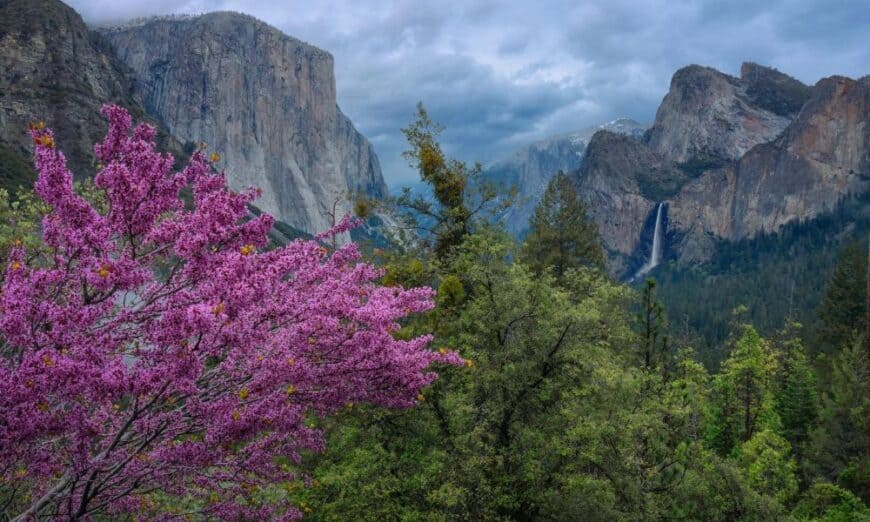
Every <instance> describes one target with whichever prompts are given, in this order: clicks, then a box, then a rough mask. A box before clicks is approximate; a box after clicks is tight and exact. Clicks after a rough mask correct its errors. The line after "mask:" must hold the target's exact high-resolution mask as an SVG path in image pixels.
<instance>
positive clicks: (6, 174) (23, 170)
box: [0, 145, 36, 193]
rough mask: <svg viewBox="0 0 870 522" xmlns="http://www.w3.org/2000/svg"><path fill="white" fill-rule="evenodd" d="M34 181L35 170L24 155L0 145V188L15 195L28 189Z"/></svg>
mask: <svg viewBox="0 0 870 522" xmlns="http://www.w3.org/2000/svg"><path fill="white" fill-rule="evenodd" d="M34 181H36V170H35V169H34V168H33V165H32V164H31V162H30V161H29V158H28V157H27V155H25V154H20V153H18V152H17V151H16V150H14V149H12V148H10V147H8V146H6V145H0V188H2V189H5V190H6V191H7V192H10V193H15V192H16V191H19V190H20V189H22V188H30V187H32V186H33V182H34Z"/></svg>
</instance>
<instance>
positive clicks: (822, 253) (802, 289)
mask: <svg viewBox="0 0 870 522" xmlns="http://www.w3.org/2000/svg"><path fill="white" fill-rule="evenodd" d="M868 231H870V193H865V194H863V195H860V196H849V197H847V198H845V199H844V200H843V201H842V202H841V203H840V205H839V206H838V207H837V209H836V210H835V211H833V212H831V213H829V214H823V215H820V216H817V217H816V218H814V219H812V220H810V221H805V222H792V223H789V224H787V225H785V226H783V227H781V228H780V229H779V230H778V231H777V232H775V233H763V234H760V235H758V236H756V237H755V238H752V239H746V240H742V241H737V242H724V241H723V242H717V241H716V240H714V239H713V238H710V241H711V243H712V244H713V245H714V249H713V253H712V258H711V259H710V261H709V262H707V263H703V264H699V265H693V266H691V267H683V266H678V265H677V264H675V263H671V264H667V265H664V266H662V267H659V268H658V269H657V271H656V279H657V280H658V283H659V296H660V298H661V300H662V302H663V303H664V304H665V308H666V311H667V314H668V317H670V318H671V319H672V320H673V321H674V322H675V323H679V324H681V325H685V326H687V327H688V329H689V330H690V331H691V332H692V334H693V335H694V334H697V335H698V337H700V339H701V340H703V344H700V345H698V346H697V348H698V353H699V355H700V356H701V358H702V360H704V362H705V364H707V367H708V368H710V369H711V370H715V369H716V368H717V367H718V365H719V363H720V362H721V359H722V354H723V353H724V352H723V350H722V349H721V347H722V346H723V345H724V344H725V342H726V340H727V339H728V337H729V336H730V335H731V333H732V332H733V325H732V324H731V318H730V317H729V316H728V314H727V313H723V311H726V310H732V309H734V308H735V307H737V306H738V305H746V307H747V312H748V313H747V316H746V317H745V321H746V322H749V323H751V324H753V325H754V326H755V327H756V328H757V329H758V330H759V332H760V333H761V334H762V335H766V336H771V335H773V334H774V333H775V332H776V331H777V330H779V329H780V328H782V326H783V325H784V324H785V323H786V321H787V320H792V321H796V322H799V323H801V324H804V325H806V328H805V329H804V330H803V332H802V337H803V338H804V341H805V342H806V347H807V352H808V354H810V356H811V358H813V357H814V356H815V354H817V353H819V352H820V351H825V350H834V351H836V350H837V349H839V347H840V346H842V344H835V343H832V342H830V341H829V340H827V338H826V335H827V334H817V333H816V332H817V330H818V328H817V324H816V323H817V308H818V307H819V303H820V302H821V301H822V299H823V296H824V295H825V293H826V287H827V286H828V280H829V278H830V277H831V274H832V273H833V272H834V269H835V267H836V266H837V264H838V259H839V255H838V253H839V252H840V250H841V248H842V247H843V246H844V245H845V244H847V243H849V242H852V241H854V240H855V239H857V238H862V239H863V238H865V237H866V236H867V233H868ZM864 246H865V250H866V243H864ZM864 255H866V254H864ZM856 266H857V263H856ZM855 277H858V278H857V279H852V280H851V281H852V282H851V283H849V282H848V278H847V282H846V284H847V285H848V286H849V288H850V291H851V292H853V293H854V294H856V295H857V294H860V295H863V292H864V291H865V290H864V286H863V285H861V284H860V283H862V282H864V281H866V279H865V277H864V275H861V276H860V277H859V276H857V272H856V276H855ZM855 283H859V284H858V285H857V286H855ZM859 301H860V302H861V303H862V304H861V307H862V310H863V300H859V299H854V300H853V299H849V300H848V301H844V302H842V303H841V304H840V305H839V306H851V305H849V304H848V303H852V302H855V303H857V302H859ZM835 303H836V301H835ZM849 328H850V329H851V328H855V326H854V325H849ZM847 340H848V339H847ZM820 343H822V344H827V345H830V346H829V347H828V348H826V347H825V346H821V347H820ZM820 377H823V376H820Z"/></svg>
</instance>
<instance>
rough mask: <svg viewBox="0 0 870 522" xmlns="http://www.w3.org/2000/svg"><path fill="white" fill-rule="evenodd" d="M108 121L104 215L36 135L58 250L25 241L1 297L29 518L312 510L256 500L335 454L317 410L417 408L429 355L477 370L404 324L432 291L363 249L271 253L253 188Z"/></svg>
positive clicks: (10, 399)
mask: <svg viewBox="0 0 870 522" xmlns="http://www.w3.org/2000/svg"><path fill="white" fill-rule="evenodd" d="M103 114H104V115H105V116H106V117H107V119H108V120H109V131H108V134H107V135H106V137H105V139H104V140H103V142H102V143H100V144H98V145H96V146H95V147H94V150H95V152H96V155H97V157H98V159H99V161H100V163H101V165H102V167H101V168H100V170H99V173H98V174H97V176H96V178H95V184H96V185H97V187H99V188H100V189H102V190H104V191H105V195H106V199H107V202H108V211H107V212H104V213H101V212H99V211H98V210H97V209H95V208H94V206H92V205H91V204H90V203H89V202H88V201H86V200H85V199H83V198H82V197H80V196H78V195H77V194H76V193H75V192H74V190H73V179H72V175H71V173H70V172H69V170H68V169H67V167H66V161H65V158H64V156H63V154H62V153H61V152H60V151H59V150H58V149H57V148H56V147H55V144H54V136H53V134H52V132H51V130H49V129H45V128H42V126H38V127H33V128H32V129H31V134H32V136H33V138H34V143H35V150H36V152H35V156H36V167H37V170H38V171H39V179H38V181H37V182H36V192H37V194H38V195H39V197H40V198H42V199H43V200H44V201H46V202H47V203H48V204H49V205H50V206H51V209H52V210H51V212H50V213H49V214H48V215H47V216H46V217H45V219H44V221H43V237H44V242H45V244H46V246H47V249H46V252H48V254H46V255H43V256H39V257H34V256H30V257H28V253H27V252H25V251H24V248H23V247H21V246H16V247H14V248H13V250H12V253H11V259H10V260H9V263H8V265H7V269H6V273H5V277H4V281H3V288H2V295H0V335H2V344H0V351H2V355H3V357H2V358H0V480H2V481H3V482H4V483H5V484H15V485H16V487H20V488H21V489H26V490H27V494H28V498H29V499H30V500H29V504H28V506H27V507H26V509H25V511H24V512H23V513H21V518H23V519H24V518H30V517H33V516H36V515H40V516H41V515H46V514H47V515H49V516H55V517H62V518H67V517H76V516H78V517H85V518H87V517H88V516H89V515H91V514H92V513H95V512H102V513H107V514H121V513H137V514H138V515H140V516H147V517H148V518H167V519H168V518H172V514H171V513H158V512H156V511H154V512H149V510H156V509H157V508H155V507H154V503H153V502H151V501H150V500H149V497H148V494H149V493H150V492H153V491H162V492H163V493H165V494H168V495H178V496H180V497H187V498H188V499H190V498H193V499H195V500H196V502H197V503H198V505H201V506H203V507H202V509H203V512H204V514H206V515H209V516H213V517H216V518H220V519H266V518H270V519H271V518H275V519H280V518H284V519H293V518H297V517H299V516H300V515H301V513H300V511H299V510H298V509H296V508H295V507H294V506H291V505H289V504H288V503H284V504H281V503H275V504H272V505H268V506H266V507H263V506H262V505H258V504H257V503H255V502H253V500H252V499H253V498H255V496H256V494H257V492H258V491H259V490H260V489H261V488H262V487H263V486H266V485H269V484H274V483H278V482H282V481H287V480H292V479H294V476H293V474H292V473H291V472H290V471H289V469H288V466H287V465H286V463H287V462H292V461H294V460H298V458H299V452H300V450H302V449H310V450H321V449H322V448H323V437H322V434H321V432H320V431H319V430H318V429H317V428H315V427H313V426H312V423H311V420H312V419H314V418H317V417H320V416H325V415H329V414H330V413H333V412H335V411H336V410H338V409H339V408H344V407H345V405H347V404H351V403H358V402H368V403H374V404H378V405H383V406H387V407H396V408H402V407H409V406H412V405H413V404H414V403H415V401H416V398H417V395H418V393H419V392H420V390H421V388H423V387H424V386H426V385H428V384H429V383H431V382H432V381H433V379H435V378H436V374H435V373H434V372H433V371H432V370H431V368H430V366H431V365H432V363H435V362H439V363H446V364H454V365H460V364H463V362H464V361H463V360H462V359H461V358H460V357H459V356H458V355H457V354H456V353H454V352H444V353H440V352H435V351H432V350H430V349H429V348H428V345H429V342H430V340H431V339H430V337H429V336H422V337H417V338H414V339H410V340H399V339H396V338H395V336H394V335H393V334H394V332H395V331H396V330H397V329H398V328H399V321H400V320H401V319H403V318H404V317H406V316H408V315H409V314H412V313H416V312H422V311H425V310H428V309H430V308H431V307H432V306H433V304H432V303H433V302H432V298H433V291H432V290H431V289H429V288H417V289H410V290H406V289H402V288H398V287H383V286H380V285H379V284H378V283H377V281H378V279H379V278H380V276H381V272H380V271H379V270H378V269H376V268H375V267H373V266H371V265H369V264H366V263H363V262H360V252H359V250H358V249H357V247H356V246H355V245H353V244H348V245H345V246H343V247H341V248H339V249H338V250H336V251H335V252H332V253H329V252H328V251H327V250H326V249H324V248H323V247H322V246H321V245H320V244H319V243H317V242H316V241H301V240H299V241H296V242H293V243H291V244H289V245H287V246H285V247H282V248H277V249H273V250H266V249H265V247H266V246H267V241H268V240H267V233H268V231H269V229H270V228H271V226H272V224H273V219H272V217H271V216H268V215H265V214H264V215H261V216H259V217H257V218H253V219H251V218H250V214H249V212H248V204H249V203H250V202H251V201H252V200H253V199H254V198H255V196H256V191H254V190H251V191H247V192H244V193H235V192H232V191H231V190H229V189H228V188H227V186H226V179H225V178H224V176H223V175H222V174H220V173H216V172H214V171H213V169H212V165H211V164H210V163H209V161H208V160H207V158H206V157H205V156H204V154H203V153H201V152H197V153H195V154H194V155H193V157H192V158H191V160H190V163H189V164H188V165H187V167H186V168H184V169H183V170H182V171H180V172H174V171H173V168H172V166H173V158H172V156H171V155H169V154H161V153H159V152H157V151H156V150H155V143H154V139H155V130H154V128H153V127H151V126H149V125H145V124H140V125H138V126H137V127H136V128H135V129H133V130H132V132H131V118H130V115H129V114H128V113H127V112H126V111H125V110H124V109H122V108H120V107H116V106H110V105H109V106H105V107H104V108H103ZM182 193H184V194H186V195H189V197H186V199H185V198H182V197H181V194H182ZM185 200H186V201H187V203H185ZM352 225H353V223H352V221H351V220H349V219H344V220H342V221H341V222H340V223H339V224H338V225H337V226H336V228H335V229H334V230H333V231H330V233H333V234H335V233H341V232H344V231H346V230H347V229H348V228H349V227H350V226H352ZM319 237H320V236H319ZM149 513H150V514H149Z"/></svg>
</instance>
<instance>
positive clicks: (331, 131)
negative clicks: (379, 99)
mask: <svg viewBox="0 0 870 522" xmlns="http://www.w3.org/2000/svg"><path fill="white" fill-rule="evenodd" d="M103 34H104V35H105V36H106V38H107V39H108V40H109V41H110V42H111V44H112V46H113V47H114V49H115V51H116V53H117V55H118V57H119V58H120V59H121V60H122V61H123V62H124V63H126V64H127V66H128V67H129V68H130V69H131V70H132V74H133V76H134V78H135V79H136V83H137V86H138V88H139V89H140V90H141V92H142V96H143V100H144V103H145V108H146V109H147V110H148V111H149V112H150V113H151V114H152V115H154V116H155V117H156V118H158V119H159V120H160V121H161V122H163V123H164V124H165V125H166V127H167V128H168V129H169V131H170V132H171V133H172V134H173V135H174V136H176V137H178V138H179V139H180V140H182V141H185V142H193V143H198V142H203V143H205V144H206V145H207V147H208V149H209V150H212V151H217V152H219V153H220V154H221V157H222V158H221V162H220V163H219V166H220V167H222V168H225V169H226V171H227V176H228V179H229V183H230V186H232V187H233V188H234V189H243V188H247V187H251V186H253V187H258V188H259V189H261V190H262V196H261V198H260V199H259V200H258V202H257V205H258V206H259V207H260V208H261V209H262V210H264V211H266V212H269V213H271V214H273V215H275V216H276V217H277V218H278V219H280V220H282V221H285V222H286V223H288V224H290V225H292V226H294V227H296V228H299V229H302V230H305V231H308V232H317V231H322V230H325V229H327V228H328V227H329V226H330V225H331V223H332V218H331V217H330V216H329V214H330V213H331V212H332V210H333V209H332V205H333V202H335V201H340V203H339V205H338V208H337V210H338V213H339V214H340V213H342V212H344V211H347V210H348V208H349V197H350V196H351V195H352V194H353V193H356V192H364V193H366V194H367V195H369V196H374V197H381V196H384V195H385V194H386V192H387V190H386V185H385V183H384V181H383V178H382V176H381V170H380V165H379V163H378V160H377V156H376V155H375V153H374V150H373V149H372V147H371V145H370V144H369V142H368V141H367V140H366V139H365V138H364V137H363V136H362V135H360V134H359V132H357V131H356V129H355V128H354V127H353V124H352V123H351V122H350V120H348V119H347V117H346V116H345V115H344V114H342V112H341V111H340V110H339V108H338V106H337V105H336V98H335V96H336V94H335V78H334V76H333V59H332V56H331V55H330V54H329V53H327V52H325V51H322V50H320V49H317V48H316V47H312V46H310V45H307V44H305V43H303V42H301V41H299V40H296V39H294V38H291V37H289V36H287V35H285V34H283V33H281V32H280V31H278V30H277V29H274V28H272V27H270V26H268V25H266V24H265V23H263V22H260V21H258V20H256V19H254V18H251V17H249V16H246V15H240V14H235V13H212V14H207V15H203V16H199V17H195V18H190V17H185V18H157V19H151V20H146V21H144V22H142V23H139V24H138V25H131V26H127V27H120V28H112V29H105V30H103Z"/></svg>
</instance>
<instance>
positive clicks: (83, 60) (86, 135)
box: [0, 0, 144, 176]
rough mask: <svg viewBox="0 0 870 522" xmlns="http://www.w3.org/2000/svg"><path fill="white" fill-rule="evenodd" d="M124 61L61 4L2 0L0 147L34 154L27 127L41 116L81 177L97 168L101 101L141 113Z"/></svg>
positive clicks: (102, 126)
mask: <svg viewBox="0 0 870 522" xmlns="http://www.w3.org/2000/svg"><path fill="white" fill-rule="evenodd" d="M124 70H125V67H124V66H123V64H122V63H120V62H119V61H118V60H117V59H116V58H115V57H114V56H113V54H112V52H111V50H110V49H109V47H108V45H107V44H106V42H105V41H104V40H103V39H102V38H101V37H100V36H99V35H98V34H96V33H94V32H92V31H90V30H89V29H88V28H87V26H86V25H85V23H84V22H83V21H82V19H81V17H80V16H79V15H78V13H76V12H75V11H74V10H72V9H71V8H69V7H67V6H66V5H64V4H63V3H61V2H58V1H52V0H46V1H42V2H33V1H32V0H9V1H0V146H2V147H3V148H4V149H5V150H6V151H8V152H9V153H10V154H13V155H16V156H18V157H20V158H21V161H22V162H24V164H26V165H32V161H31V160H30V157H31V153H32V150H33V149H32V143H31V140H30V136H29V134H28V132H27V125H28V123H29V122H32V121H40V120H41V121H44V122H45V123H46V124H47V125H48V126H50V127H51V128H52V129H54V131H55V134H56V136H57V143H58V146H59V147H61V148H62V149H63V151H64V153H65V154H66V156H67V159H68V162H69V165H70V167H71V168H72V170H73V172H75V173H76V175H78V176H84V175H86V174H87V173H88V172H90V173H93V170H94V169H93V163H94V156H93V149H92V145H93V143H94V142H95V141H97V140H99V139H101V138H102V137H103V135H104V134H105V131H106V123H105V121H104V120H103V118H102V116H100V112H99V111H100V107H101V105H102V104H103V103H105V102H113V103H117V104H119V105H123V106H125V107H126V108H127V109H129V110H131V112H132V113H133V114H134V115H136V116H138V117H140V118H141V117H142V116H143V115H144V112H143V111H142V109H141V107H140V106H139V104H138V102H137V100H136V97H135V95H134V89H133V84H132V82H131V81H130V80H129V79H128V78H127V77H126V75H125V74H124Z"/></svg>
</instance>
